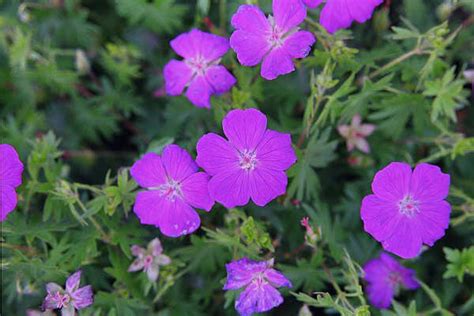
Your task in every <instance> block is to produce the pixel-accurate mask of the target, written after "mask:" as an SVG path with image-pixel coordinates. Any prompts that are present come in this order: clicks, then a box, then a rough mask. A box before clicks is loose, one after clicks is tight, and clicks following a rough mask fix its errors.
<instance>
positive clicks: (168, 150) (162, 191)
mask: <svg viewBox="0 0 474 316" xmlns="http://www.w3.org/2000/svg"><path fill="white" fill-rule="evenodd" d="M130 173H131V174H132V177H133V178H134V179H135V181H137V183H138V184H139V185H140V186H141V187H143V188H146V190H145V191H141V192H138V194H137V198H136V200H135V205H134V207H133V211H134V212H135V214H137V216H138V218H139V219H140V222H141V223H142V224H149V225H155V226H156V227H159V228H160V230H161V232H162V233H163V234H164V235H166V236H169V237H179V236H182V235H186V234H191V233H193V232H194V231H195V230H196V229H198V228H199V226H200V225H201V220H200V219H199V215H198V213H197V212H196V211H195V210H194V207H195V208H199V209H204V210H206V211H210V210H211V208H212V205H214V201H213V200H211V198H210V196H209V192H208V189H207V186H208V181H209V176H208V175H207V174H206V173H204V172H198V166H197V165H196V163H195V162H194V160H193V159H192V158H191V156H190V155H189V154H188V153H187V152H186V151H185V150H184V149H182V148H180V147H179V146H177V145H168V146H166V147H165V148H164V149H163V153H162V154H161V156H159V155H157V154H155V153H148V154H146V155H144V156H143V157H142V158H141V159H140V160H138V161H137V162H135V163H134V164H133V166H132V168H131V170H130Z"/></svg>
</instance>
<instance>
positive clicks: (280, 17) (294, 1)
mask: <svg viewBox="0 0 474 316" xmlns="http://www.w3.org/2000/svg"><path fill="white" fill-rule="evenodd" d="M272 7H273V16H274V17H275V24H276V25H277V26H278V28H279V29H281V30H282V31H283V32H288V31H289V30H291V29H292V28H294V27H297V26H298V25H300V24H301V23H302V22H303V21H304V19H305V18H306V8H305V7H304V5H303V3H302V2H301V0H273V5H272Z"/></svg>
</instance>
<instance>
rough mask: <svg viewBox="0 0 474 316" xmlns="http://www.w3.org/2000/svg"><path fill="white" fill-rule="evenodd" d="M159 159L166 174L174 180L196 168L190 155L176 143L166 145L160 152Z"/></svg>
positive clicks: (183, 176)
mask: <svg viewBox="0 0 474 316" xmlns="http://www.w3.org/2000/svg"><path fill="white" fill-rule="evenodd" d="M161 160H162V162H163V166H164V168H165V170H166V174H167V175H168V177H170V178H172V179H173V180H175V181H182V180H184V179H186V178H187V177H189V176H190V175H192V174H193V173H195V172H196V171H197V170H198V166H197V165H196V163H195V162H194V160H193V158H192V157H191V155H190V154H189V153H188V152H187V151H186V150H184V149H182V148H181V147H179V146H178V145H174V144H171V145H168V146H166V147H165V148H164V149H163V153H162V154H161Z"/></svg>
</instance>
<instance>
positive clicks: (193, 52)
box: [170, 29, 229, 61]
mask: <svg viewBox="0 0 474 316" xmlns="http://www.w3.org/2000/svg"><path fill="white" fill-rule="evenodd" d="M170 45H171V47H172V48H173V50H174V51H175V52H176V53H177V54H178V55H180V56H181V57H183V58H186V59H189V58H193V57H196V56H201V57H203V58H204V59H206V60H207V61H213V60H215V59H217V58H219V57H222V56H223V55H224V54H225V53H226V52H227V50H228V49H229V43H228V41H227V39H226V38H224V37H222V36H218V35H214V34H210V33H205V32H202V31H200V30H197V29H194V30H191V31H190V32H188V33H183V34H181V35H179V36H178V37H176V38H175V39H173V40H172V41H171V42H170Z"/></svg>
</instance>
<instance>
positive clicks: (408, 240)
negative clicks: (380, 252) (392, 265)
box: [382, 219, 422, 259]
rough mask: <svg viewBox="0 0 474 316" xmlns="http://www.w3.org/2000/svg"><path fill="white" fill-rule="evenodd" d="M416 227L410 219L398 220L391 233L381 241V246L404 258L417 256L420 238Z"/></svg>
mask: <svg viewBox="0 0 474 316" xmlns="http://www.w3.org/2000/svg"><path fill="white" fill-rule="evenodd" d="M417 229H418V227H417V225H416V224H413V223H412V222H411V219H404V220H400V221H399V223H398V225H397V227H396V229H395V230H394V232H393V234H392V235H391V236H390V237H389V238H387V239H385V240H384V241H383V242H382V246H383V248H384V249H385V250H387V251H390V252H392V253H394V254H396V255H397V256H399V257H402V258H404V259H410V258H414V257H416V256H418V255H419V254H420V251H421V246H422V240H421V236H420V233H421V232H419V231H417Z"/></svg>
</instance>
